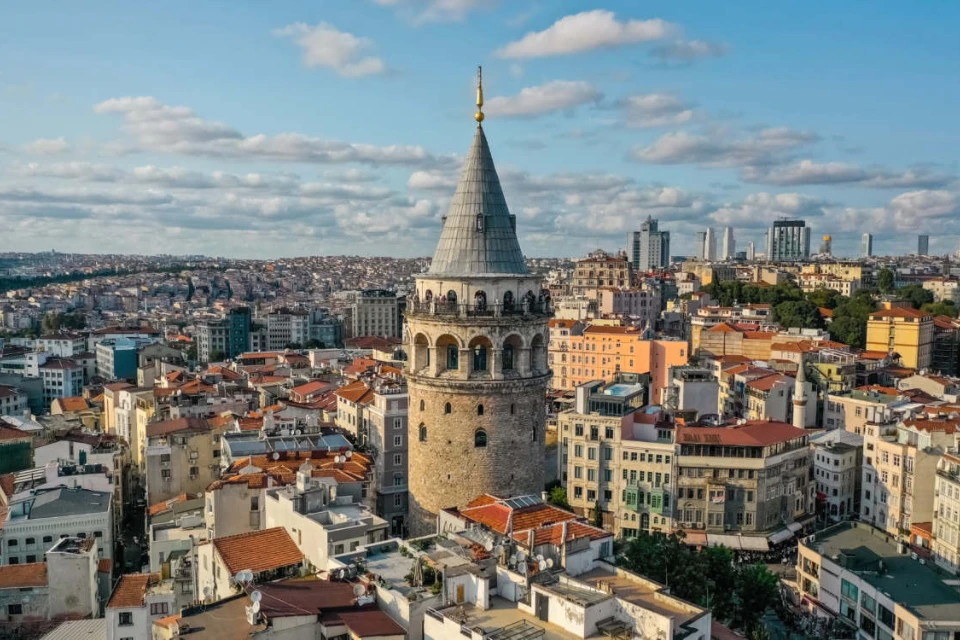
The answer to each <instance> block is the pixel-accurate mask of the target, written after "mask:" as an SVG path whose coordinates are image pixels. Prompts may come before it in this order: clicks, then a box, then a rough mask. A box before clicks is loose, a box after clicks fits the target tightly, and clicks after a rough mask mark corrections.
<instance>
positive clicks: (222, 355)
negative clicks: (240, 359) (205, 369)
mask: <svg viewBox="0 0 960 640" xmlns="http://www.w3.org/2000/svg"><path fill="white" fill-rule="evenodd" d="M226 359H227V354H226V352H224V351H221V350H219V349H214V350H213V351H211V352H210V362H221V361H222V360H226Z"/></svg>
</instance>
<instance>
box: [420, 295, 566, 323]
mask: <svg viewBox="0 0 960 640" xmlns="http://www.w3.org/2000/svg"><path fill="white" fill-rule="evenodd" d="M406 313H407V314H408V315H410V314H414V315H424V316H443V317H449V318H503V317H523V316H549V315H551V314H552V313H553V305H551V304H550V300H549V299H544V300H521V301H520V302H518V303H516V304H510V305H506V304H503V303H493V304H477V303H473V304H470V303H464V302H447V301H438V300H436V299H434V300H426V301H417V300H415V301H410V302H408V303H407V310H406Z"/></svg>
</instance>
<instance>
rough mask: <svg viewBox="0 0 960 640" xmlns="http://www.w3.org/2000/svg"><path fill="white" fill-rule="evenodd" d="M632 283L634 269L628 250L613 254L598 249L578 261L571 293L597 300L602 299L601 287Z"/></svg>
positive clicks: (619, 286) (620, 286)
mask: <svg viewBox="0 0 960 640" xmlns="http://www.w3.org/2000/svg"><path fill="white" fill-rule="evenodd" d="M632 285H633V271H632V269H631V268H630V262H629V261H628V260H627V254H626V252H624V251H620V252H618V253H617V254H616V255H613V254H609V253H607V252H606V251H603V250H600V249H598V250H596V251H594V252H593V253H591V254H590V255H589V256H587V257H586V258H582V259H580V260H577V261H576V266H575V267H574V270H573V284H572V287H571V289H572V290H571V292H570V293H571V294H572V295H573V296H586V297H587V298H590V299H591V300H593V301H594V302H596V301H598V300H599V299H600V288H601V287H617V288H629V287H631V286H632Z"/></svg>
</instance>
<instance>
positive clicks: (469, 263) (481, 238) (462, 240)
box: [428, 125, 529, 277]
mask: <svg viewBox="0 0 960 640" xmlns="http://www.w3.org/2000/svg"><path fill="white" fill-rule="evenodd" d="M428 273H430V274H433V275H437V276H454V277H456V276H482V275H488V274H490V275H492V274H500V275H527V274H529V271H528V270H527V263H526V261H525V260H524V258H523V252H522V251H521V250H520V242H519V241H518V240H517V231H516V220H515V218H514V217H513V216H512V215H510V210H509V209H508V208H507V201H506V199H504V197H503V190H502V189H501V188H500V178H499V177H498V176H497V169H496V168H495V167H494V166H493V157H492V156H491V155H490V147H489V146H487V137H486V136H485V135H484V133H483V127H482V126H481V125H477V132H476V133H475V134H474V136H473V144H471V145H470V151H469V152H468V153H467V158H466V161H465V162H464V164H463V170H462V171H461V173H460V183H459V184H458V185H457V190H456V192H455V193H454V194H453V200H452V201H451V202H450V209H449V210H448V211H447V216H446V218H444V222H443V230H442V231H441V233H440V242H439V243H438V244H437V250H436V252H435V253H434V255H433V263H432V264H431V265H430V270H429V272H428Z"/></svg>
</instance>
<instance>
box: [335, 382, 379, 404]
mask: <svg viewBox="0 0 960 640" xmlns="http://www.w3.org/2000/svg"><path fill="white" fill-rule="evenodd" d="M336 394H337V396H338V397H340V398H343V399H344V400H347V401H349V402H353V403H354V404H370V403H371V402H373V390H371V389H370V387H368V386H367V385H366V384H365V383H364V382H361V381H359V380H358V381H357V382H353V383H351V384H348V385H346V386H345V387H340V388H339V389H337V391H336Z"/></svg>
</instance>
